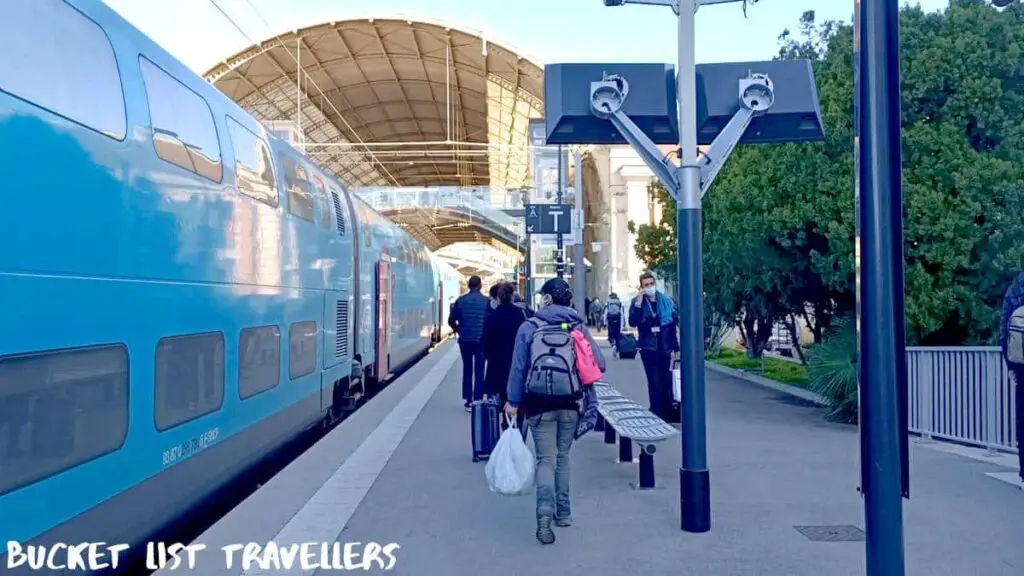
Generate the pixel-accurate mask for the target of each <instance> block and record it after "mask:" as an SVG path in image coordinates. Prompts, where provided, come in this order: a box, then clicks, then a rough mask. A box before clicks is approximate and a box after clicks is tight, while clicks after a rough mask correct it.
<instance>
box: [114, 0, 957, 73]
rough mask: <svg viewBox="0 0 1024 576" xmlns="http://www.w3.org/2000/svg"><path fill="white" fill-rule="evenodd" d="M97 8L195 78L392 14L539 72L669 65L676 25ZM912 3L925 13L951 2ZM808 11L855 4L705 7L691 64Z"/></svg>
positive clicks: (362, 12) (446, 2)
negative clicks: (246, 55)
mask: <svg viewBox="0 0 1024 576" xmlns="http://www.w3.org/2000/svg"><path fill="white" fill-rule="evenodd" d="M104 2H106V3H107V4H108V5H109V6H110V7H112V8H113V9H114V10H116V11H118V12H119V13H120V14H121V15H122V16H123V17H124V18H125V19H127V20H128V21H129V22H131V23H132V24H134V25H135V26H136V27H137V28H139V29H140V30H142V31H143V32H144V33H146V34H147V35H148V36H149V37H150V38H152V39H153V40H154V41H156V42H157V43H158V44H160V45H161V46H163V48H164V49H166V50H167V51H169V52H170V53H171V54H173V55H174V56H175V57H177V58H178V59H179V60H181V61H182V62H184V63H185V64H186V65H187V66H189V67H190V68H192V69H193V70H194V71H196V72H197V73H199V74H203V73H205V72H206V71H207V70H209V69H210V68H212V67H213V66H214V65H216V64H217V63H218V62H220V61H222V60H224V59H225V58H227V57H229V56H231V55H232V54H235V53H237V52H239V51H241V50H243V49H245V48H246V47H248V46H249V45H251V44H252V43H254V42H259V41H261V40H265V39H267V38H270V37H272V36H275V35H278V34H282V33H285V32H288V31H291V30H294V29H296V28H303V27H306V26H312V25H315V24H320V23H323V22H331V21H339V20H348V19H353V18H366V17H371V16H376V17H378V18H385V17H394V16H399V15H400V16H402V17H404V18H409V19H412V20H420V19H426V20H431V21H438V20H440V21H443V22H445V23H446V24H448V25H450V26H451V27H452V28H459V29H463V30H471V31H478V30H479V31H483V32H484V33H485V35H486V37H487V39H488V40H489V41H491V42H494V43H497V44H500V45H504V46H505V47H506V48H510V49H512V50H514V51H515V52H517V53H519V54H520V55H521V56H524V57H527V58H530V59H532V60H533V61H535V62H536V63H537V64H540V65H544V64H554V63H558V62H666V63H675V61H676V20H675V17H674V14H673V13H672V11H671V10H670V9H669V8H663V7H658V6H638V5H627V6H620V7H614V8H612V7H605V6H604V3H603V2H602V0H216V3H217V5H219V6H220V7H221V9H222V10H224V12H226V13H227V14H228V15H230V16H231V18H232V19H233V20H234V21H235V22H236V23H237V24H238V26H239V27H241V29H242V30H243V31H244V32H245V36H243V35H242V33H240V32H239V31H238V30H237V29H236V28H235V27H234V26H233V25H232V24H231V22H230V21H228V20H227V19H226V18H225V17H224V16H223V15H222V14H221V13H220V12H219V11H218V10H217V8H216V7H215V5H214V2H213V0H104ZM905 3H906V2H905ZM909 3H910V4H911V5H920V6H921V7H922V8H923V9H924V10H926V11H929V12H931V11H935V10H941V9H943V8H945V6H946V5H947V4H948V0H912V1H911V2H909ZM371 5H372V8H369V6H371ZM807 10H813V11H814V12H815V15H816V19H817V20H818V21H819V22H821V21H825V20H844V21H850V20H851V18H852V16H853V0H761V1H760V2H758V3H757V4H753V5H750V6H748V7H747V18H744V17H743V9H742V4H741V3H739V2H737V3H731V4H720V5H714V6H705V7H703V8H701V9H700V10H699V11H698V13H697V38H696V47H697V61H698V62H704V63H708V62H743V61H748V60H768V59H771V58H772V57H773V56H775V55H776V54H777V53H778V49H779V41H778V37H779V34H781V33H782V32H783V31H784V30H786V29H787V28H788V29H790V30H793V31H795V30H796V28H797V24H798V22H799V20H800V15H801V14H803V13H804V12H805V11H807ZM264 21H266V22H267V23H269V24H270V26H269V27H268V26H267V24H265V23H264ZM247 37H248V38H247Z"/></svg>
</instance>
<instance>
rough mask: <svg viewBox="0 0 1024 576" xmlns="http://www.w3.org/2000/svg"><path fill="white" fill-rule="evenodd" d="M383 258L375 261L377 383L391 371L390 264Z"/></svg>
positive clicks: (375, 369) (375, 365)
mask: <svg viewBox="0 0 1024 576" xmlns="http://www.w3.org/2000/svg"><path fill="white" fill-rule="evenodd" d="M385 258H386V257H385ZM385 258H381V259H380V260H378V261H377V279H376V280H377V282H376V283H377V290H376V292H377V301H376V306H377V309H376V310H377V326H376V330H375V332H376V338H375V344H376V346H375V348H376V352H377V357H376V358H375V362H374V377H375V378H376V379H377V381H378V382H380V381H382V380H384V379H385V378H387V376H388V374H389V373H390V371H391V354H390V352H391V311H392V308H393V305H392V300H393V295H392V293H391V288H392V286H391V262H390V261H388V260H387V259H385Z"/></svg>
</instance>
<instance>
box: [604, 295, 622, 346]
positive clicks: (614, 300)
mask: <svg viewBox="0 0 1024 576" xmlns="http://www.w3.org/2000/svg"><path fill="white" fill-rule="evenodd" d="M604 324H605V326H607V327H608V341H609V342H611V344H612V346H616V345H618V343H619V334H621V333H622V301H621V300H619V295H618V294H616V293H615V292H612V293H611V294H609V295H608V303H607V304H605V305H604Z"/></svg>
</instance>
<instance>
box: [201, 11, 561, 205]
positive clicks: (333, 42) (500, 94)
mask: <svg viewBox="0 0 1024 576" xmlns="http://www.w3.org/2000/svg"><path fill="white" fill-rule="evenodd" d="M543 76H544V75H543V70H542V69H541V67H540V66H538V65H537V64H535V63H534V62H532V61H530V60H528V59H526V58H524V57H522V56H521V55H519V54H517V53H516V52H514V51H512V50H511V49H509V48H506V47H503V46H501V45H498V44H493V43H491V42H489V41H488V40H487V39H486V38H483V37H481V35H480V34H479V33H472V32H467V31H464V30H460V29H456V28H454V27H451V26H447V25H445V24H442V23H430V22H425V21H413V20H405V19H359V20H346V21H339V22H329V23H324V24H320V25H317V26H311V27H308V28H303V29H301V30H296V31H294V32H290V33H287V34H282V35H280V36H276V37H273V38H270V39H268V40H265V41H263V42H261V43H259V44H258V45H254V46H251V47H250V48H248V49H246V50H244V51H242V52H240V53H238V54H236V55H234V56H231V57H230V58H228V59H227V60H226V61H225V62H224V63H222V64H220V65H219V66H217V67H215V68H214V69H212V70H210V71H209V72H207V73H206V75H205V77H206V80H207V81H208V82H210V83H212V84H214V85H215V86H216V87H217V88H219V89H220V90H221V91H222V92H224V93H225V94H227V95H228V96H229V97H230V98H232V99H233V100H235V101H236V102H238V103H239V104H240V105H241V106H242V107H244V108H246V109H247V110H249V111H250V112H251V113H252V114H253V115H254V116H255V117H256V118H257V119H258V120H260V121H261V122H264V123H267V124H272V123H275V122H282V121H283V122H289V123H292V124H293V125H294V126H295V127H296V128H297V130H296V132H297V133H298V134H299V135H300V136H299V140H300V141H299V145H300V147H301V148H303V149H304V150H305V151H306V153H307V154H309V155H310V156H311V157H312V158H314V159H316V160H317V162H318V163H319V164H320V165H321V166H322V167H324V168H325V169H327V170H330V171H332V172H334V173H335V174H336V175H337V176H338V177H339V178H340V179H341V180H342V181H343V182H346V183H348V184H350V185H353V186H439V185H459V186H480V185H489V186H491V187H492V189H495V190H505V189H508V188H516V187H520V186H526V185H528V184H529V179H530V171H529V167H528V152H527V144H528V138H527V124H528V121H529V119H530V118H531V117H542V116H543V109H544V108H543V103H542V102H543V101H542V98H543V82H544V80H543Z"/></svg>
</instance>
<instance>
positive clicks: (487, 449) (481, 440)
mask: <svg viewBox="0 0 1024 576" xmlns="http://www.w3.org/2000/svg"><path fill="white" fill-rule="evenodd" d="M500 412H501V410H500V408H499V406H498V403H497V402H496V401H495V400H493V399H490V398H488V399H485V400H477V401H476V402H473V405H472V413H471V414H470V420H471V421H472V423H473V424H472V428H473V430H472V433H473V462H479V461H481V460H486V459H487V458H488V457H489V456H490V455H491V451H492V450H494V446H495V445H496V444H497V443H498V438H499V437H500V436H501V418H500V416H501V414H500Z"/></svg>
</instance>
